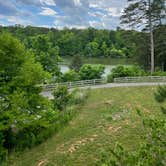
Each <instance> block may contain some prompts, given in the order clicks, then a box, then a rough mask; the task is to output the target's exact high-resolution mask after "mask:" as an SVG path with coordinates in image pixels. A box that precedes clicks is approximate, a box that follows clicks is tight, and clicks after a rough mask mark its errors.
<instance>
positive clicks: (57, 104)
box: [52, 86, 72, 111]
mask: <svg viewBox="0 0 166 166" xmlns="http://www.w3.org/2000/svg"><path fill="white" fill-rule="evenodd" d="M53 96H54V99H53V100H52V102H53V105H54V109H58V110H60V111H62V110H64V109H65V108H66V106H67V104H69V101H70V98H71V97H72V95H71V94H70V93H69V91H68V88H67V87H66V86H58V87H57V88H56V89H55V90H54V92H53Z"/></svg>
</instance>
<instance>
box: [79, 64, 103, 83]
mask: <svg viewBox="0 0 166 166" xmlns="http://www.w3.org/2000/svg"><path fill="white" fill-rule="evenodd" d="M104 69H105V67H104V66H103V65H89V64H85V65H83V66H82V67H81V69H80V71H79V74H80V77H81V79H82V80H91V79H100V78H101V77H102V74H103V73H104Z"/></svg>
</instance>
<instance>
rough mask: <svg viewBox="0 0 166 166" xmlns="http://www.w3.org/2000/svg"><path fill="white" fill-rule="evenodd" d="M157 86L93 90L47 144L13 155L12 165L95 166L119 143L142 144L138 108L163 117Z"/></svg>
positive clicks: (142, 133)
mask: <svg viewBox="0 0 166 166" xmlns="http://www.w3.org/2000/svg"><path fill="white" fill-rule="evenodd" d="M156 88H157V87H130V88H127V87H125V88H124V87H122V88H112V89H98V90H91V91H90V95H89V98H88V99H87V101H86V104H85V105H84V106H83V107H82V108H81V109H79V110H76V111H77V115H76V116H75V117H74V118H73V119H72V121H70V123H69V124H68V125H67V126H66V127H65V128H63V129H62V130H61V131H59V132H58V133H57V134H55V135H54V136H53V137H52V138H50V139H48V140H47V141H46V142H45V143H43V144H41V145H39V146H37V147H34V148H33V149H30V150H25V151H24V152H22V153H20V154H12V155H11V156H10V158H9V163H8V165H9V166H10V165H11V166H56V165H57V166H93V165H96V164H97V163H98V161H99V159H100V156H101V153H102V151H103V150H106V149H107V148H109V147H112V148H113V147H114V146H115V143H116V142H119V143H121V144H122V145H124V146H125V147H126V148H128V149H131V150H133V149H135V148H137V147H138V146H139V143H140V141H141V136H142V135H144V132H145V130H143V126H142V123H141V119H140V117H139V116H138V115H137V113H136V109H140V110H142V111H143V112H144V114H145V115H146V116H160V115H161V114H160V111H159V110H160V105H159V104H158V103H157V102H156V101H155V99H154V92H155V91H156Z"/></svg>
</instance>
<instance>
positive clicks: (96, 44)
mask: <svg viewBox="0 0 166 166" xmlns="http://www.w3.org/2000/svg"><path fill="white" fill-rule="evenodd" d="M0 31H1V32H2V31H8V32H10V33H12V34H13V35H14V36H15V37H17V38H18V39H19V40H21V41H22V42H23V43H24V45H25V47H26V48H27V49H29V50H31V51H32V52H33V53H34V54H35V57H36V60H37V61H39V62H40V63H41V64H42V66H43V68H44V69H45V70H46V71H48V72H51V73H55V74H56V75H58V72H57V71H58V70H57V64H58V62H59V61H61V59H60V57H66V56H74V55H80V56H82V57H83V56H84V57H99V58H101V57H111V58H132V59H134V60H135V62H136V63H137V64H139V65H140V66H141V67H142V68H144V69H145V70H149V69H150V66H151V51H150V48H151V47H150V44H149V43H150V38H149V35H150V33H149V32H148V31H136V30H124V29H121V28H117V30H116V31H113V30H98V29H94V28H91V27H90V28H87V29H68V28H64V29H63V30H58V29H54V28H43V27H32V26H26V27H23V26H21V25H15V26H8V27H0ZM153 34H154V43H155V49H154V51H155V66H156V67H157V68H159V69H161V70H166V56H165V54H166V52H165V47H166V43H165V42H164V39H165V38H166V26H165V25H158V26H157V27H155V28H154V31H153Z"/></svg>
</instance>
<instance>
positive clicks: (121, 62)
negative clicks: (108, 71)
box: [63, 57, 135, 65]
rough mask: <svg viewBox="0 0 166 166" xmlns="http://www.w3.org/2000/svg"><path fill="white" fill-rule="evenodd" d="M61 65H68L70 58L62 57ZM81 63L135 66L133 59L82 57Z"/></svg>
mask: <svg viewBox="0 0 166 166" xmlns="http://www.w3.org/2000/svg"><path fill="white" fill-rule="evenodd" d="M63 59H64V62H63V64H67V65H68V64H70V63H71V60H72V57H64V58H63ZM82 60H83V63H88V64H103V65H133V64H135V62H134V60H133V59H127V58H88V57H83V58H82Z"/></svg>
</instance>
